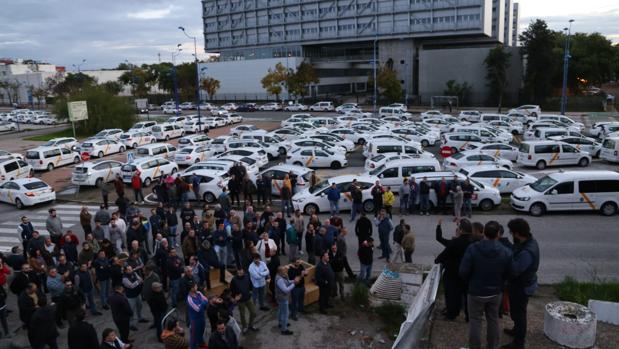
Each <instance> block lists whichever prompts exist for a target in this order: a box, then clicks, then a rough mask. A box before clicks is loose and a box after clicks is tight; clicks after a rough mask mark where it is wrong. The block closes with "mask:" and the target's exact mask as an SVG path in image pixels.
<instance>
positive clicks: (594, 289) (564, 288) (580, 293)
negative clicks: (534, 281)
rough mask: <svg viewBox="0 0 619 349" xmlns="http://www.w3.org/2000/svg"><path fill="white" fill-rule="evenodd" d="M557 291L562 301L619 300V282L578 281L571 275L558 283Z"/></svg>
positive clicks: (584, 302) (585, 302)
mask: <svg viewBox="0 0 619 349" xmlns="http://www.w3.org/2000/svg"><path fill="white" fill-rule="evenodd" d="M554 287H555V291H556V292H557V296H559V299H560V300H562V301H568V302H574V303H578V304H582V305H584V306H586V305H587V303H588V302H589V299H596V300H600V301H609V302H619V282H604V281H593V282H578V281H576V280H574V279H573V278H571V277H567V278H565V279H564V280H563V281H561V282H560V283H558V284H556V285H555V286H554Z"/></svg>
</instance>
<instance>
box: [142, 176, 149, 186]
mask: <svg viewBox="0 0 619 349" xmlns="http://www.w3.org/2000/svg"><path fill="white" fill-rule="evenodd" d="M150 182H151V180H150V178H146V179H145V180H144V183H142V184H144V186H145V187H148V186H149V185H150Z"/></svg>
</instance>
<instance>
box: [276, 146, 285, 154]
mask: <svg viewBox="0 0 619 349" xmlns="http://www.w3.org/2000/svg"><path fill="white" fill-rule="evenodd" d="M277 152H278V153H279V155H286V148H284V147H279V149H277Z"/></svg>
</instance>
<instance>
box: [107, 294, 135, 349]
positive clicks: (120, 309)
mask: <svg viewBox="0 0 619 349" xmlns="http://www.w3.org/2000/svg"><path fill="white" fill-rule="evenodd" d="M108 302H109V303H110V308H111V309H112V319H113V320H114V324H116V327H117V328H118V333H119V334H120V339H122V341H123V342H126V343H130V342H131V341H129V322H130V320H131V317H132V316H133V311H132V310H131V305H130V304H129V301H128V300H127V297H125V294H124V290H123V285H122V284H116V285H114V292H112V295H111V296H110V298H109V300H108Z"/></svg>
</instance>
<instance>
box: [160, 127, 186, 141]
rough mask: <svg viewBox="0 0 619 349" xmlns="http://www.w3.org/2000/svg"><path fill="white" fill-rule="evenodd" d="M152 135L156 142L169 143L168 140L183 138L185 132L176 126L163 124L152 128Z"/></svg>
mask: <svg viewBox="0 0 619 349" xmlns="http://www.w3.org/2000/svg"><path fill="white" fill-rule="evenodd" d="M152 133H153V136H155V138H157V140H158V141H163V140H165V141H169V140H170V138H177V137H182V136H184V135H185V130H184V129H183V128H182V127H181V126H179V125H178V124H173V123H165V124H159V125H155V126H153V128H152Z"/></svg>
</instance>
